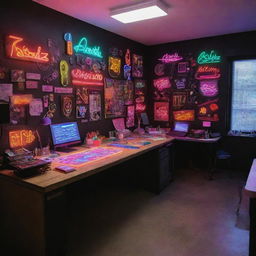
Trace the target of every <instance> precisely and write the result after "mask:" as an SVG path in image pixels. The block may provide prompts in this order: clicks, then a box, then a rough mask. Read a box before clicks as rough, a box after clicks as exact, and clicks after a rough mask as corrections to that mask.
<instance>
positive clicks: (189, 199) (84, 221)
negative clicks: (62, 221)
mask: <svg viewBox="0 0 256 256" xmlns="http://www.w3.org/2000/svg"><path fill="white" fill-rule="evenodd" d="M240 176H241V175H240V174H235V175H234V176H233V177H232V178H230V177H229V176H228V175H227V173H225V172H224V171H223V172H221V173H217V174H216V178H215V180H213V181H208V180H207V179H205V176H204V173H203V172H202V171H199V170H180V171H179V173H177V174H176V179H175V180H174V181H173V182H172V183H171V184H170V185H169V186H168V187H167V188H166V189H165V190H164V191H163V192H162V193H161V194H160V195H154V194H152V193H149V192H146V191H143V190H140V189H136V188H132V187H129V186H127V185H120V183H119V185H117V184H112V185H111V186H110V185H109V186H108V185H105V186H94V187H90V188H86V189H84V191H83V192H82V193H81V191H80V192H79V193H78V194H77V195H75V196H74V198H76V199H73V200H72V204H71V209H73V210H71V212H70V218H69V224H70V225H69V227H70V231H69V242H68V256H144V255H145V256H248V236H249V232H248V231H247V230H245V229H243V227H242V228H241V227H240V228H238V227H237V226H236V222H237V217H236V214H235V211H236V208H237V204H238V199H239V196H238V194H239V188H240V187H241V185H243V182H244V178H243V177H240ZM240 226H243V225H240Z"/></svg>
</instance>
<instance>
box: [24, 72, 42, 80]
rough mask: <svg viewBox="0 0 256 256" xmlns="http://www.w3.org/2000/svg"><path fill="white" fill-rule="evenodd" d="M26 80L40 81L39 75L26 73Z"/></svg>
mask: <svg viewBox="0 0 256 256" xmlns="http://www.w3.org/2000/svg"><path fill="white" fill-rule="evenodd" d="M26 79H28V80H41V74H39V73H26Z"/></svg>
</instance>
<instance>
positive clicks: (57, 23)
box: [0, 2, 148, 148]
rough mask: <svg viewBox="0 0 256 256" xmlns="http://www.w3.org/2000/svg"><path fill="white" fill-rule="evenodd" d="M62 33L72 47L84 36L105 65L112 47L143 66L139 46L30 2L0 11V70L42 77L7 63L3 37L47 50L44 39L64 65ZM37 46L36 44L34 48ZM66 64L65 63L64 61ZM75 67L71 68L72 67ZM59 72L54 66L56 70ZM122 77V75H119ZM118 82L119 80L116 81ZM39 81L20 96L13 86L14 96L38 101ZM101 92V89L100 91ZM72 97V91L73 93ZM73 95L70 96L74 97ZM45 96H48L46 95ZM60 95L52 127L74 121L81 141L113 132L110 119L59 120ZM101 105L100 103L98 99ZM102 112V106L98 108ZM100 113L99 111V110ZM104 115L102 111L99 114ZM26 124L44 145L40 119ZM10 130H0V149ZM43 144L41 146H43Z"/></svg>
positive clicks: (24, 65) (31, 66)
mask: <svg viewBox="0 0 256 256" xmlns="http://www.w3.org/2000/svg"><path fill="white" fill-rule="evenodd" d="M66 32H70V33H71V34H72V36H73V45H74V41H75V42H77V41H78V40H79V39H80V38H81V37H83V36H85V37H87V38H88V41H89V42H88V44H89V45H90V46H95V45H97V46H101V49H102V52H103V56H104V60H105V63H106V64H107V63H108V62H107V61H108V56H109V49H110V48H112V47H116V48H118V49H120V50H122V51H123V54H125V51H126V49H130V51H131V54H133V53H135V54H138V55H142V56H143V58H144V63H147V62H148V60H147V55H146V54H145V52H146V50H147V49H146V47H145V46H144V45H142V44H139V43H137V42H134V41H132V40H129V39H127V38H124V37H121V36H118V35H116V34H113V33H111V32H108V31H106V30H103V29H100V28H98V27H95V26H93V25H90V24H88V23H85V22H82V21H80V20H77V19H74V18H72V17H69V16H66V15H63V14H61V13H59V12H56V11H54V10H52V9H49V8H46V7H43V6H41V5H39V4H36V3H33V2H30V3H29V4H27V5H25V6H23V7H20V6H19V8H16V7H9V8H1V9H0V66H4V67H6V68H7V70H8V74H9V73H10V70H12V69H21V70H24V71H25V72H34V73H42V72H41V71H40V70H39V69H38V67H37V64H36V63H33V62H28V61H20V60H15V59H9V58H7V57H6V56H5V49H4V41H5V36H6V35H9V34H12V35H17V36H21V37H23V38H24V39H26V40H28V42H31V43H33V42H34V43H35V46H37V45H38V44H41V45H42V47H43V48H44V49H47V39H48V38H50V39H53V40H54V41H56V43H57V44H58V46H59V49H60V52H61V55H62V57H61V58H62V59H65V60H67V61H68V56H67V55H66V54H65V41H64V39H63V35H64V33H66ZM36 43H38V44H36ZM68 62H69V61H68ZM123 62H124V56H123V57H122V66H123V65H124V63H123ZM75 66H76V65H74V67H75ZM56 68H57V69H59V67H58V66H56ZM121 72H122V74H123V71H121ZM146 72H147V68H146V67H144V77H143V78H146V76H147V73H146ZM105 77H108V72H107V70H106V71H105ZM120 79H123V78H122V77H120ZM0 82H1V83H5V82H6V83H10V77H9V75H8V76H7V78H6V79H5V80H1V81H0ZM41 84H46V83H43V82H42V81H41V82H39V89H37V90H31V89H25V91H24V92H20V91H18V90H17V88H16V87H17V86H16V85H15V84H14V94H23V93H24V94H26V93H27V94H31V93H32V94H33V96H34V97H35V98H36V97H41V98H42V96H43V95H46V93H43V92H42V91H41V89H40V88H41ZM50 84H52V85H54V86H59V87H61V84H60V79H59V78H58V79H57V80H55V81H53V82H52V83H50ZM102 91H103V89H102ZM73 92H74V93H75V90H73ZM74 93H73V94H74ZM48 94H49V93H48ZM60 95H61V94H55V101H56V103H57V111H56V114H55V116H54V118H53V119H52V122H53V123H58V122H65V121H66V122H68V121H78V124H79V130H80V134H81V136H82V138H83V137H84V136H85V134H86V132H88V131H92V130H99V131H100V132H101V133H102V134H105V135H107V134H108V131H109V130H113V129H114V128H113V125H112V121H111V119H105V118H104V117H103V118H102V120H101V121H94V122H87V123H81V122H80V120H79V119H77V120H76V119H75V114H74V115H73V118H71V119H67V118H65V117H63V116H62V115H61V113H60ZM102 102H103V99H102ZM102 107H103V109H104V104H102ZM103 109H102V110H103ZM45 112H46V110H45V109H44V112H43V114H45ZM102 113H103V114H104V111H103V112H102ZM27 116H28V118H27V120H26V125H27V126H29V127H31V126H32V127H38V128H39V131H40V133H41V136H42V137H43V138H42V141H43V144H45V143H46V142H47V141H48V139H47V136H49V129H48V127H40V126H39V124H40V119H41V118H42V116H43V115H41V117H30V116H29V115H27ZM10 128H11V127H10V126H6V125H5V126H4V127H3V136H2V138H1V144H0V148H6V147H8V140H7V133H8V129H10ZM44 142H45V143H44Z"/></svg>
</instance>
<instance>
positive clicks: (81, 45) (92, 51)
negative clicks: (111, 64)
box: [74, 37, 103, 58]
mask: <svg viewBox="0 0 256 256" xmlns="http://www.w3.org/2000/svg"><path fill="white" fill-rule="evenodd" d="M74 50H75V52H76V53H83V54H88V55H92V56H94V57H98V58H103V56H102V52H101V48H100V47H99V46H93V47H89V46H88V42H87V38H86V37H82V38H81V39H80V41H79V42H78V44H77V45H75V46H74Z"/></svg>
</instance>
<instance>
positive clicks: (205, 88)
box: [199, 79, 219, 97]
mask: <svg viewBox="0 0 256 256" xmlns="http://www.w3.org/2000/svg"><path fill="white" fill-rule="evenodd" d="M199 90H200V93H201V94H202V95H203V96H205V97H215V96H216V95H218V93H219V88H218V80H217V79H214V80H200V87H199Z"/></svg>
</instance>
